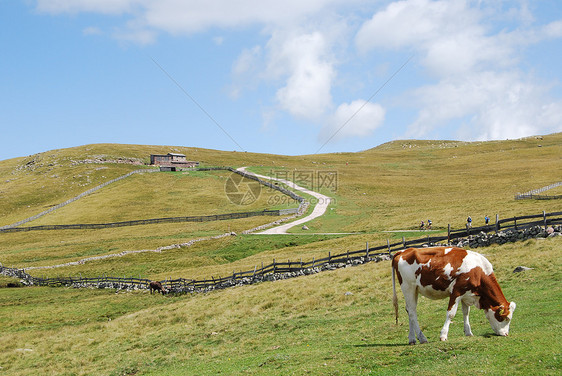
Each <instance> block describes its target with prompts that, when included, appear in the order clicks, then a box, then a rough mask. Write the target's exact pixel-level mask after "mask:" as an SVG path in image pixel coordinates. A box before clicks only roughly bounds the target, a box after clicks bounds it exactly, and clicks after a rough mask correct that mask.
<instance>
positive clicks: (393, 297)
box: [392, 262, 398, 325]
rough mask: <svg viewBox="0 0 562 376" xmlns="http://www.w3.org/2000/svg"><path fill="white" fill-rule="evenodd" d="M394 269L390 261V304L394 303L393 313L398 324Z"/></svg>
mask: <svg viewBox="0 0 562 376" xmlns="http://www.w3.org/2000/svg"><path fill="white" fill-rule="evenodd" d="M395 274H396V271H395V269H394V262H392V304H393V305H394V315H395V316H396V325H398V297H397V296H396V277H395Z"/></svg>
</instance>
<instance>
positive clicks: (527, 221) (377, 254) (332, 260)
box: [0, 212, 562, 293]
mask: <svg viewBox="0 0 562 376" xmlns="http://www.w3.org/2000/svg"><path fill="white" fill-rule="evenodd" d="M560 224H562V212H554V213H546V212H543V213H542V214H537V215H525V216H519V217H513V218H506V219H501V220H500V219H499V216H497V215H496V223H495V224H494V225H489V226H481V227H473V228H465V229H457V230H451V229H450V226H448V231H447V235H439V236H431V235H428V236H427V237H423V238H418V239H413V240H405V239H404V238H402V241H398V242H395V243H390V240H387V243H386V244H383V245H379V246H376V247H369V245H368V243H367V246H366V247H365V248H363V249H359V250H355V251H346V252H344V253H339V254H335V255H332V254H331V252H328V256H327V257H324V258H319V259H316V258H313V259H312V260H311V261H305V262H303V260H302V259H301V260H299V261H290V260H287V262H279V261H276V260H275V259H274V260H273V262H272V263H271V264H269V265H263V264H262V265H261V267H259V268H258V266H257V265H256V266H255V267H254V269H253V270H247V271H239V272H236V271H233V272H232V274H230V275H228V276H225V277H221V276H219V277H218V278H215V277H214V276H211V278H206V279H201V280H193V279H184V278H178V279H166V280H164V281H160V282H161V283H162V285H163V286H164V287H165V288H167V289H169V290H170V291H172V292H179V293H182V292H194V291H205V290H209V289H217V288H224V287H229V286H234V285H236V284H237V283H239V282H240V283H252V282H253V281H256V280H265V279H266V278H267V277H268V276H273V277H274V276H275V275H280V274H281V275H282V274H287V273H299V272H300V273H304V274H306V273H307V271H310V270H316V271H318V270H323V268H326V267H327V268H330V266H332V265H336V264H342V263H344V264H348V263H354V262H359V263H362V262H368V261H372V260H373V259H381V257H387V256H390V255H391V254H392V252H396V251H398V250H400V249H404V248H407V247H420V246H431V245H435V244H439V243H444V242H446V243H447V244H450V243H451V241H453V240H456V239H462V238H466V237H470V236H471V235H473V234H477V233H482V232H483V233H488V232H496V233H498V232H499V231H500V229H501V230H503V231H506V230H522V229H526V228H532V227H535V226H540V227H542V228H544V230H546V228H547V226H553V225H560ZM0 274H4V275H7V276H12V277H16V278H20V279H22V280H23V281H24V283H26V284H29V285H39V286H73V287H97V288H116V289H121V288H141V289H147V288H148V284H149V283H150V280H149V279H145V278H140V276H139V278H134V277H122V278H121V277H111V276H101V277H96V278H90V277H87V278H85V277H81V276H80V277H70V276H69V277H55V278H38V277H34V276H31V275H29V274H27V273H26V272H25V270H24V269H16V268H8V267H4V266H3V265H1V264H0Z"/></svg>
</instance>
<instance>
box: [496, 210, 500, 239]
mask: <svg viewBox="0 0 562 376" xmlns="http://www.w3.org/2000/svg"><path fill="white" fill-rule="evenodd" d="M499 219H500V215H499V214H496V234H497V233H498V231H499V229H500V224H499V223H498V221H499Z"/></svg>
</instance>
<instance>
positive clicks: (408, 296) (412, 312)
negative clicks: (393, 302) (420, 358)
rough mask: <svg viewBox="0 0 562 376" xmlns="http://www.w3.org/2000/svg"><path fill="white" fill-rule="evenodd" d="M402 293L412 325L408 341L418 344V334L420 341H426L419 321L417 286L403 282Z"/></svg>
mask: <svg viewBox="0 0 562 376" xmlns="http://www.w3.org/2000/svg"><path fill="white" fill-rule="evenodd" d="M401 287H402V293H403V294H404V300H405V302H406V311H407V312H408V319H409V320H408V321H409V325H410V331H409V333H408V343H409V344H410V345H415V344H416V336H417V337H418V339H419V341H420V343H426V342H427V338H425V336H424V335H423V333H422V331H421V329H420V325H419V323H418V315H417V311H416V308H417V305H418V291H417V289H416V287H415V286H414V287H410V286H407V285H406V284H405V283H404V284H402V286H401Z"/></svg>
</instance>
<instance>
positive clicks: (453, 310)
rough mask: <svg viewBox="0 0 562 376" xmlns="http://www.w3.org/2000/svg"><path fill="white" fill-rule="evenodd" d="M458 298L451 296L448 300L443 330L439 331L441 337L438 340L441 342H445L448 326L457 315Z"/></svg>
mask: <svg viewBox="0 0 562 376" xmlns="http://www.w3.org/2000/svg"><path fill="white" fill-rule="evenodd" d="M459 300H460V298H459V297H454V296H451V298H450V299H449V308H448V309H447V318H446V319H445V325H443V329H441V335H440V336H439V338H440V339H441V341H446V340H447V335H448V334H449V325H451V322H452V321H453V318H454V317H455V315H456V314H457V308H458V307H459Z"/></svg>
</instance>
